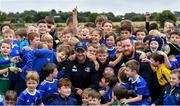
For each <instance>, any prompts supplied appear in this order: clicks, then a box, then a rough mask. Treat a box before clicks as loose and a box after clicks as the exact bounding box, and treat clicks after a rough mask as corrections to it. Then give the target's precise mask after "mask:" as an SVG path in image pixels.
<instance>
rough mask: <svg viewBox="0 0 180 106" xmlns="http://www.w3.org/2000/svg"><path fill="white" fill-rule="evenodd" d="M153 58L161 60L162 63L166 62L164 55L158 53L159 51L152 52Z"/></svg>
mask: <svg viewBox="0 0 180 106" xmlns="http://www.w3.org/2000/svg"><path fill="white" fill-rule="evenodd" d="M152 59H153V60H154V61H155V62H157V61H158V62H160V63H161V64H162V63H164V56H163V55H160V54H158V53H157V52H154V53H152Z"/></svg>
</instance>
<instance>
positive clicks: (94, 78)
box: [65, 42, 99, 100]
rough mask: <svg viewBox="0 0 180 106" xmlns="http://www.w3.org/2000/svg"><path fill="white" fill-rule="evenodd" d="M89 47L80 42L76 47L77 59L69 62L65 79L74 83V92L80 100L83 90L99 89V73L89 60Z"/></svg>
mask: <svg viewBox="0 0 180 106" xmlns="http://www.w3.org/2000/svg"><path fill="white" fill-rule="evenodd" d="M86 50H87V47H86V45H85V44H84V43H82V42H78V43H77V44H76V45H75V55H76V58H75V60H73V61H69V66H68V67H67V68H66V70H65V77H66V78H69V79H70V80H71V82H72V86H73V88H72V90H73V92H74V93H75V95H76V96H77V97H78V98H79V100H81V99H80V96H81V94H82V90H84V89H85V88H93V89H97V88H98V81H99V77H98V73H97V71H95V65H94V63H93V62H92V61H90V60H89V59H88V58H87V55H86Z"/></svg>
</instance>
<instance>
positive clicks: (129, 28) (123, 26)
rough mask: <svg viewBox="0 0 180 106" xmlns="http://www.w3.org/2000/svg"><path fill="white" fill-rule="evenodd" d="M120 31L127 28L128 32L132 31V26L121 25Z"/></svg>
mask: <svg viewBox="0 0 180 106" xmlns="http://www.w3.org/2000/svg"><path fill="white" fill-rule="evenodd" d="M120 30H121V31H125V30H127V31H128V32H130V33H131V32H132V27H131V26H129V25H122V26H121V28H120Z"/></svg>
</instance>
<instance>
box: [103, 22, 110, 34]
mask: <svg viewBox="0 0 180 106" xmlns="http://www.w3.org/2000/svg"><path fill="white" fill-rule="evenodd" d="M102 28H103V31H104V33H105V34H108V33H109V32H112V22H111V21H110V20H105V21H104V22H103V23H102Z"/></svg>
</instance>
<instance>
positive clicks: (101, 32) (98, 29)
mask: <svg viewBox="0 0 180 106" xmlns="http://www.w3.org/2000/svg"><path fill="white" fill-rule="evenodd" d="M94 31H97V32H98V33H99V35H100V37H101V38H102V37H104V31H103V30H102V29H101V28H95V29H93V30H92V31H91V32H90V34H92V33H93V32H94Z"/></svg>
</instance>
